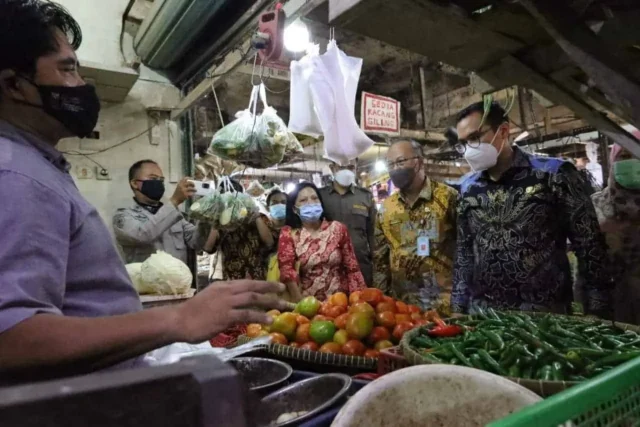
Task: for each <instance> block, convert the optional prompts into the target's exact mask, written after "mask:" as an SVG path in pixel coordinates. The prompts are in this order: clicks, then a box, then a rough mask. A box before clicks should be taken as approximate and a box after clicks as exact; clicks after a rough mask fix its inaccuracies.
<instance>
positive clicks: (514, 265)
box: [452, 147, 612, 313]
mask: <svg viewBox="0 0 640 427" xmlns="http://www.w3.org/2000/svg"><path fill="white" fill-rule="evenodd" d="M514 151H515V153H514V162H513V164H512V166H511V168H510V169H508V170H507V171H506V172H505V173H504V174H503V175H502V177H500V179H499V180H498V181H493V180H491V178H490V177H489V175H488V174H487V173H486V172H477V173H471V174H469V175H467V176H466V177H465V178H463V180H462V185H461V196H460V200H459V203H458V239H457V255H456V264H455V268H454V281H453V293H452V310H453V311H454V312H459V313H464V312H468V311H469V310H471V311H473V310H474V308H475V307H476V306H480V307H484V306H489V307H494V308H498V309H516V310H530V311H552V312H560V313H564V312H567V311H568V310H569V307H570V303H571V301H572V298H573V292H572V276H571V272H570V267H569V261H568V259H567V240H569V241H571V244H572V248H573V250H574V251H575V253H576V256H577V257H578V260H579V266H580V275H581V276H582V279H583V280H582V282H581V283H582V284H583V285H582V286H584V289H583V292H584V294H585V297H586V300H587V301H586V304H587V306H586V307H585V309H586V310H587V311H589V312H594V313H601V312H603V311H607V310H609V309H610V298H611V288H612V282H611V280H610V278H609V276H608V271H607V268H606V246H605V242H604V238H603V236H602V234H601V232H600V229H599V226H598V220H597V217H596V213H595V210H594V208H593V204H592V203H591V199H590V198H589V196H588V195H587V192H586V191H585V188H584V183H583V180H582V177H581V176H580V175H579V173H578V171H577V170H576V169H575V167H574V166H573V165H571V164H570V163H568V162H564V161H562V160H560V159H554V158H544V157H538V156H532V155H528V154H526V153H524V152H523V151H521V150H520V149H518V148H517V147H516V148H514Z"/></svg>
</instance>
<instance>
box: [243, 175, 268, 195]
mask: <svg viewBox="0 0 640 427" xmlns="http://www.w3.org/2000/svg"><path fill="white" fill-rule="evenodd" d="M264 193H265V189H264V187H263V186H262V184H260V181H258V180H257V179H254V180H253V181H251V184H249V187H247V194H249V195H250V196H251V197H260V196H262V195H263V194H264Z"/></svg>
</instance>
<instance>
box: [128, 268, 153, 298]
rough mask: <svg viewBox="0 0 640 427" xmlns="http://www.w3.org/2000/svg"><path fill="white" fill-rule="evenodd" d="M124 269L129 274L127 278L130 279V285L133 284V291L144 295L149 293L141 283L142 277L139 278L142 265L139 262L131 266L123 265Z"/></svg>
mask: <svg viewBox="0 0 640 427" xmlns="http://www.w3.org/2000/svg"><path fill="white" fill-rule="evenodd" d="M125 268H126V269H127V273H128V274H129V278H130V279H131V283H133V287H134V289H135V290H136V291H137V292H138V293H139V294H140V295H142V294H145V293H149V291H148V290H146V288H145V286H144V283H142V277H141V274H140V273H141V271H140V270H141V268H142V263H141V262H135V263H133V264H127V265H125Z"/></svg>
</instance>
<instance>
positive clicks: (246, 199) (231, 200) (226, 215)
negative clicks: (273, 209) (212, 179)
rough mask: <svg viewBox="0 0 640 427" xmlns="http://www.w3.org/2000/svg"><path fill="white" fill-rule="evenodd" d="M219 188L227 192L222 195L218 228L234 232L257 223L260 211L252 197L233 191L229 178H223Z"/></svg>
mask: <svg viewBox="0 0 640 427" xmlns="http://www.w3.org/2000/svg"><path fill="white" fill-rule="evenodd" d="M219 187H222V188H224V190H225V191H224V194H221V195H220V202H221V205H222V212H221V213H220V217H219V219H218V224H217V226H218V228H220V229H223V230H225V229H226V230H233V229H236V228H238V227H240V226H242V225H245V224H248V223H250V222H252V221H255V219H256V217H257V216H258V214H259V209H258V205H256V202H255V201H254V200H253V198H251V196H249V195H248V194H245V193H239V192H236V191H233V185H232V183H231V180H230V179H229V177H222V179H221V182H220V184H219Z"/></svg>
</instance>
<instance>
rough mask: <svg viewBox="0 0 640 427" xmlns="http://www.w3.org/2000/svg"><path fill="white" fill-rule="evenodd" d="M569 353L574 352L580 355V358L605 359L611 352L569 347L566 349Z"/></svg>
mask: <svg viewBox="0 0 640 427" xmlns="http://www.w3.org/2000/svg"><path fill="white" fill-rule="evenodd" d="M568 350H569V352H572V351H573V352H575V353H578V354H579V355H580V357H590V358H593V357H598V358H599V357H605V356H608V355H610V354H611V352H612V350H596V349H594V348H586V347H571V348H569V349H568Z"/></svg>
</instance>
